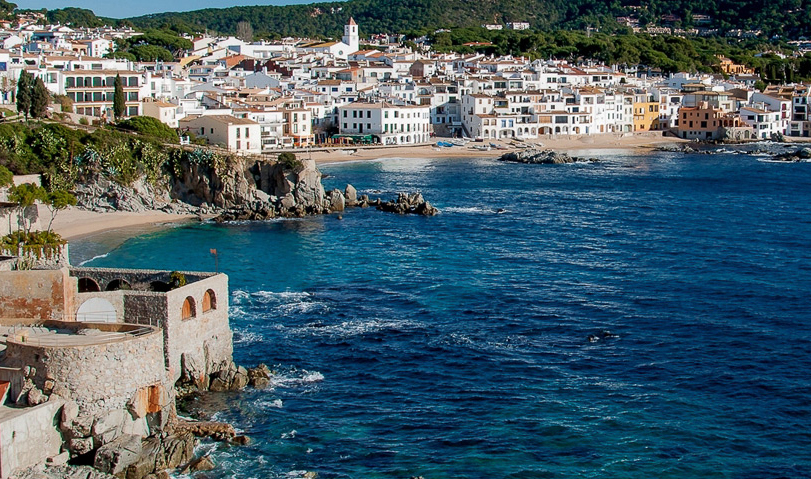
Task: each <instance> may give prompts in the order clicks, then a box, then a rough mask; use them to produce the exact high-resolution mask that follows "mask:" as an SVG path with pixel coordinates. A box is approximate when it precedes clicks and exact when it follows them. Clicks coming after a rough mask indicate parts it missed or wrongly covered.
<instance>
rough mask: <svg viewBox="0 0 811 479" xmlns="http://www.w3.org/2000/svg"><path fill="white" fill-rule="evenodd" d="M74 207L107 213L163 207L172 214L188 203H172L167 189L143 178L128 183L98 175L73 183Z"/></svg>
mask: <svg viewBox="0 0 811 479" xmlns="http://www.w3.org/2000/svg"><path fill="white" fill-rule="evenodd" d="M74 194H75V195H76V200H77V204H76V206H77V207H79V208H82V209H86V210H91V211H97V212H102V213H103V212H108V211H131V212H142V211H147V210H163V211H167V212H172V213H175V212H177V213H187V212H189V211H190V210H191V208H190V207H189V206H188V205H182V204H179V203H176V202H174V203H173V202H172V199H171V198H170V197H169V195H168V194H167V192H166V191H165V190H163V189H161V188H158V187H155V186H153V185H152V184H150V183H149V182H147V181H144V180H143V179H140V180H137V181H135V182H134V183H133V184H132V185H131V186H125V185H121V184H119V183H116V182H115V181H113V180H111V179H110V178H107V177H106V176H102V175H95V176H92V177H89V178H86V179H85V181H84V182H82V183H79V184H77V185H76V187H75V189H74Z"/></svg>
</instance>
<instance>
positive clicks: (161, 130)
mask: <svg viewBox="0 0 811 479" xmlns="http://www.w3.org/2000/svg"><path fill="white" fill-rule="evenodd" d="M118 126H119V127H121V128H124V129H125V130H130V131H134V132H137V133H140V134H142V135H144V136H151V137H154V138H159V139H161V140H166V141H171V142H177V138H178V137H177V133H176V132H175V130H173V129H171V128H169V126H168V125H166V124H165V123H163V122H161V121H160V120H158V119H157V118H152V117H151V116H134V117H132V118H129V119H127V120H124V121H121V122H119V123H118Z"/></svg>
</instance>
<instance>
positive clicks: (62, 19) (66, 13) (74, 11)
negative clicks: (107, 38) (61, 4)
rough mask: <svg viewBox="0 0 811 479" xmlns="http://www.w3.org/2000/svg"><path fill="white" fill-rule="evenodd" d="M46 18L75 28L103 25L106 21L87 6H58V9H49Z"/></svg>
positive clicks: (49, 21)
mask: <svg viewBox="0 0 811 479" xmlns="http://www.w3.org/2000/svg"><path fill="white" fill-rule="evenodd" d="M45 18H47V19H48V23H51V24H54V23H59V24H62V25H68V24H69V25H70V26H71V27H73V28H78V27H90V28H94V27H103V26H104V24H105V23H106V22H104V21H103V20H102V19H100V18H99V17H97V16H96V14H94V13H93V11H92V10H87V9H86V8H76V7H66V8H58V9H56V10H49V11H48V12H46V13H45Z"/></svg>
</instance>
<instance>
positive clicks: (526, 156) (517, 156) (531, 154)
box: [499, 148, 600, 165]
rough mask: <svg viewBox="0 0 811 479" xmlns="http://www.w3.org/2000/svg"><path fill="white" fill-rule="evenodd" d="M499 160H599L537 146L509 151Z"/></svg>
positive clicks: (545, 162)
mask: <svg viewBox="0 0 811 479" xmlns="http://www.w3.org/2000/svg"><path fill="white" fill-rule="evenodd" d="M499 160H500V161H507V162H510V163H525V164H538V165H562V164H567V163H595V162H598V161H600V160H599V159H597V158H581V157H577V156H569V155H568V154H566V153H560V152H557V151H552V150H539V149H537V148H527V149H525V150H519V151H511V152H509V153H504V154H503V155H501V157H499Z"/></svg>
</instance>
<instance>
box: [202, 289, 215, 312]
mask: <svg viewBox="0 0 811 479" xmlns="http://www.w3.org/2000/svg"><path fill="white" fill-rule="evenodd" d="M212 309H217V295H216V294H215V293H214V290H212V289H208V290H206V292H205V293H203V312H204V313H205V312H207V311H211V310H212Z"/></svg>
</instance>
